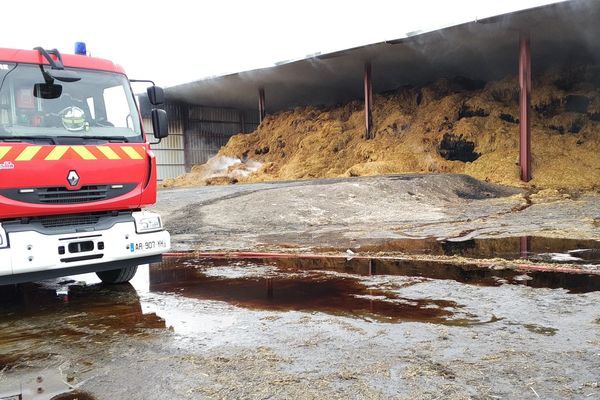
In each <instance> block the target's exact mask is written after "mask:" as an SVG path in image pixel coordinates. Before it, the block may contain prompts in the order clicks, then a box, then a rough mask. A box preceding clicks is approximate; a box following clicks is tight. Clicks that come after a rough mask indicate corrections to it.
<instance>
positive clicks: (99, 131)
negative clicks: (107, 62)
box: [0, 61, 143, 142]
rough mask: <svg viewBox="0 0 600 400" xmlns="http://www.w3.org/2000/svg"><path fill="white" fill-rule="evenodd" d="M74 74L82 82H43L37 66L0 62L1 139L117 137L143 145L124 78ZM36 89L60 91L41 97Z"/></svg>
mask: <svg viewBox="0 0 600 400" xmlns="http://www.w3.org/2000/svg"><path fill="white" fill-rule="evenodd" d="M2 65H6V68H5V67H3V66H2ZM44 68H47V67H44ZM74 71H76V72H77V74H78V75H79V76H80V77H81V79H80V80H79V81H76V82H60V81H57V80H54V81H53V82H48V78H47V77H44V75H43V74H42V72H41V70H40V66H39V65H31V64H12V65H8V64H2V62H1V61H0V137H19V136H49V137H74V138H77V139H78V140H79V139H81V140H82V141H85V140H86V137H88V136H89V137H93V138H94V140H97V139H98V138H102V137H110V138H111V139H114V138H115V137H116V138H124V140H126V141H133V142H143V137H142V128H141V123H140V117H139V113H138V109H137V106H136V104H135V102H134V99H133V94H132V93H131V89H130V87H129V81H128V80H127V78H126V77H125V76H124V75H122V74H117V73H112V72H105V71H93V70H82V69H77V70H74ZM36 85H37V86H36ZM40 85H46V89H48V86H50V88H52V89H56V88H58V89H60V90H59V91H56V92H51V91H49V92H48V93H54V94H50V95H49V94H44V93H45V92H43V91H41V90H38V89H37V88H39V87H40ZM34 89H35V90H34ZM56 94H57V95H58V96H57V95H56Z"/></svg>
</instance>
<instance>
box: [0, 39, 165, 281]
mask: <svg viewBox="0 0 600 400" xmlns="http://www.w3.org/2000/svg"><path fill="white" fill-rule="evenodd" d="M83 53H85V51H84V52H83ZM147 95H148V100H149V102H150V103H151V104H152V105H153V106H159V105H161V104H162V103H163V98H164V94H163V91H162V89H161V88H159V87H157V86H154V84H152V86H150V87H149V88H148V90H147ZM151 116H152V125H153V131H154V136H155V137H156V138H157V139H158V140H160V139H161V138H164V137H166V136H167V134H168V132H167V129H168V128H167V117H166V113H165V111H164V110H161V109H159V108H154V109H153V110H152V111H151ZM155 201H156V160H155V156H154V154H153V153H152V150H150V144H149V143H148V140H147V137H146V134H145V132H144V129H143V124H142V118H141V115H140V112H139V108H138V106H137V104H136V100H135V96H134V95H133V92H132V90H131V86H130V81H129V80H128V79H127V77H126V76H125V73H124V71H123V69H122V68H121V67H120V66H118V65H115V64H113V63H112V62H110V61H107V60H103V59H98V58H92V57H88V56H86V55H84V54H79V55H78V54H75V55H67V54H65V55H61V54H60V53H59V52H58V51H57V50H55V49H54V50H45V49H43V48H40V47H37V48H35V49H34V50H12V49H1V48H0V284H8V283H11V284H12V283H19V282H26V281H34V280H39V279H47V278H52V277H59V276H65V275H74V274H80V273H86V272H96V273H97V274H98V276H99V277H100V279H101V280H102V281H103V282H107V283H120V282H126V281H128V280H130V279H131V278H132V277H133V276H134V274H135V272H136V270H137V266H138V265H139V264H147V263H151V262H157V261H160V259H161V254H162V253H163V252H165V251H166V250H168V249H169V248H170V236H169V233H168V232H167V231H165V230H164V228H163V225H162V221H161V218H160V215H158V214H156V213H153V212H149V211H145V210H143V208H144V207H146V206H148V205H151V204H154V203H155Z"/></svg>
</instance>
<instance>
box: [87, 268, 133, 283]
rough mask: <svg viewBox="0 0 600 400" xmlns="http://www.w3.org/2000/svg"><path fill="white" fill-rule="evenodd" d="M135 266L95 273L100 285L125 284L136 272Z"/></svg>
mask: <svg viewBox="0 0 600 400" xmlns="http://www.w3.org/2000/svg"><path fill="white" fill-rule="evenodd" d="M137 268H138V266H137V265H134V266H131V267H125V268H121V269H111V270H110V271H101V272H96V275H98V278H100V280H101V281H102V283H125V282H129V281H130V280H131V278H133V277H134V275H135V273H136V272H137Z"/></svg>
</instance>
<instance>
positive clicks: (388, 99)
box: [163, 66, 600, 190]
mask: <svg viewBox="0 0 600 400" xmlns="http://www.w3.org/2000/svg"><path fill="white" fill-rule="evenodd" d="M599 72H600V69H599V68H598V67H592V66H581V67H578V68H576V69H571V70H569V71H560V73H546V74H545V75H543V76H540V77H538V78H537V79H535V80H534V83H533V93H532V107H533V113H532V114H533V118H532V124H531V128H532V159H533V165H532V171H533V180H532V181H531V182H530V183H529V184H527V185H524V184H522V183H521V182H520V180H519V167H518V151H519V125H518V119H519V115H518V95H519V91H518V82H517V80H516V78H515V77H512V78H507V79H505V80H502V81H493V82H487V83H486V82H479V81H472V80H469V79H465V78H454V79H442V80H439V81H437V82H434V83H432V84H429V85H425V86H423V87H419V88H414V87H403V88H400V89H398V90H396V91H394V92H391V93H385V94H379V95H376V96H375V97H374V108H373V122H374V139H372V140H365V139H364V112H363V106H362V103H361V102H359V101H355V102H351V103H348V104H344V105H341V106H338V107H330V108H319V107H312V106H310V107H303V108H297V109H294V110H290V111H285V112H280V113H278V114H274V115H269V116H267V118H266V119H265V120H264V121H263V123H262V124H261V125H260V126H259V127H258V129H257V130H256V131H255V132H253V133H251V134H239V135H235V136H233V137H232V138H231V139H230V140H229V142H228V143H227V145H226V146H224V147H223V148H221V150H220V151H219V153H218V155H217V156H216V158H215V160H220V159H222V158H223V157H229V158H228V160H235V162H233V163H232V164H230V165H229V166H228V168H227V170H226V171H225V172H221V173H216V174H215V173H213V172H212V171H211V170H210V168H208V169H207V165H203V166H196V167H194V170H193V171H192V172H191V173H190V174H187V175H186V176H183V177H179V178H176V179H172V180H167V181H165V182H164V183H163V186H165V187H171V186H182V185H198V184H220V183H235V182H259V181H271V180H288V179H311V178H326V177H340V176H364V175H379V174H391V173H405V172H421V173H428V172H450V173H465V174H468V175H471V176H473V177H475V178H477V179H481V180H485V181H489V182H494V183H501V184H507V185H513V186H529V187H534V188H540V189H584V190H593V189H597V188H598V187H600V157H599V156H598V155H599V154H600V74H599ZM211 162H213V163H214V162H215V161H214V160H213V161H211ZM258 163H260V164H258ZM249 165H250V168H249V167H248V166H249ZM258 166H259V167H258ZM240 170H241V171H243V172H240ZM249 171H251V172H249Z"/></svg>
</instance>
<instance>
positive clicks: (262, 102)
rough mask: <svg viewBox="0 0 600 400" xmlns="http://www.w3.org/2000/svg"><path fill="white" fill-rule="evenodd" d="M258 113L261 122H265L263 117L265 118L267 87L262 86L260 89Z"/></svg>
mask: <svg viewBox="0 0 600 400" xmlns="http://www.w3.org/2000/svg"><path fill="white" fill-rule="evenodd" d="M258 115H259V122H263V119H265V115H266V113H265V89H263V88H260V89H259V90H258Z"/></svg>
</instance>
